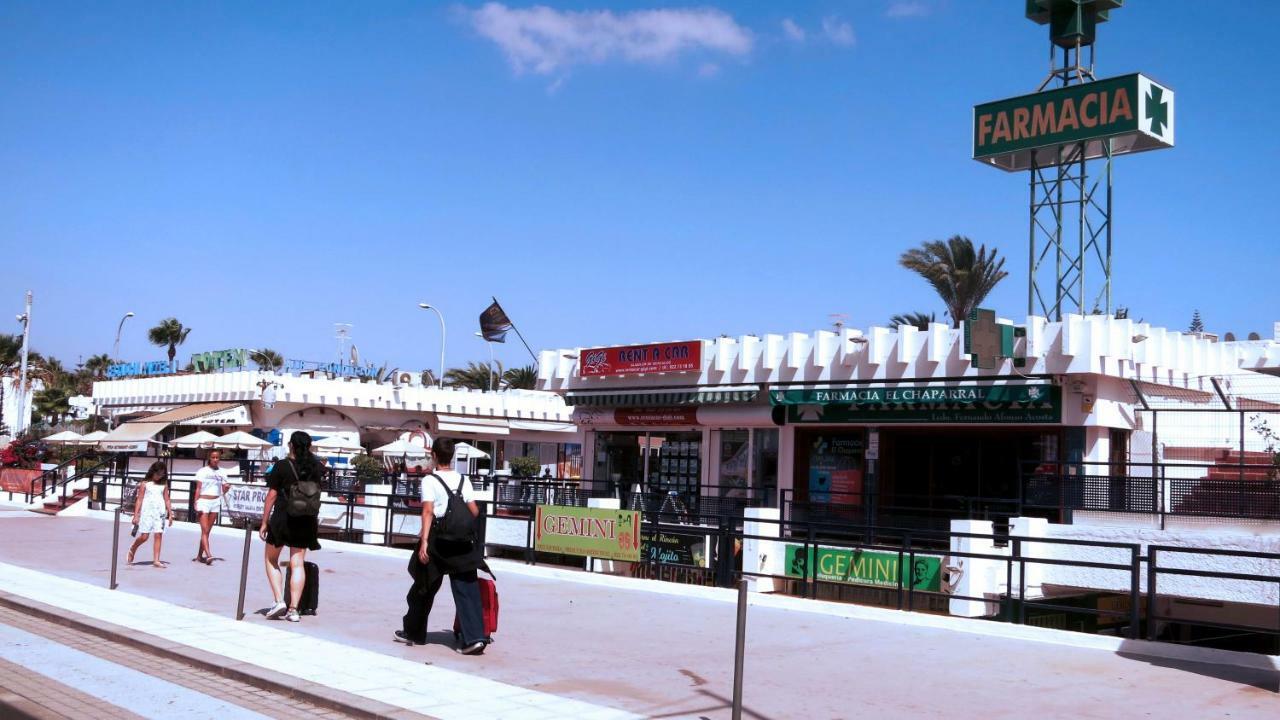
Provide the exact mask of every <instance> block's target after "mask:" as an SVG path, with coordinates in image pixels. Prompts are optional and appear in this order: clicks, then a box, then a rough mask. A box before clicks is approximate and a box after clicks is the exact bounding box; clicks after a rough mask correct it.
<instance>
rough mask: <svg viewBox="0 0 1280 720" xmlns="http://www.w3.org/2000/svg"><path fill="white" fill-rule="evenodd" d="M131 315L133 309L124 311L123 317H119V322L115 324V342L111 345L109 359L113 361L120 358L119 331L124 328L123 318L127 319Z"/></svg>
mask: <svg viewBox="0 0 1280 720" xmlns="http://www.w3.org/2000/svg"><path fill="white" fill-rule="evenodd" d="M131 317H133V311H132V310H131V311H129V312H127V313H125V314H124V317H122V318H120V324H119V325H117V326H116V344H115V345H112V346H111V361H112V362H115V361H116V360H118V359H119V358H120V331H121V330H123V329H124V321H125V320H128V319H129V318H131Z"/></svg>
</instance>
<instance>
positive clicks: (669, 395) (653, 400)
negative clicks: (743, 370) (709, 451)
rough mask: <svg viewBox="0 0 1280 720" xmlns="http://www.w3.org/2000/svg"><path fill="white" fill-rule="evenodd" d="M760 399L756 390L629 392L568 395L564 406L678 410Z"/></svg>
mask: <svg viewBox="0 0 1280 720" xmlns="http://www.w3.org/2000/svg"><path fill="white" fill-rule="evenodd" d="M758 397H760V390H759V389H758V388H754V387H753V388H735V389H726V390H711V389H704V388H697V389H690V390H660V391H655V390H647V391H646V390H641V391H630V392H621V391H619V392H570V393H568V394H567V395H565V398H564V401H565V403H566V404H568V405H583V406H590V407H678V406H682V405H722V404H726V403H749V402H753V401H754V400H755V399H756V398H758Z"/></svg>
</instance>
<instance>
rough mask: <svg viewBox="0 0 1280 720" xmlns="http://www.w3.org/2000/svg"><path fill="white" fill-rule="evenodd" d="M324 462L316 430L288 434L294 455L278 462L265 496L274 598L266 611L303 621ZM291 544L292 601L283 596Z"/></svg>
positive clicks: (264, 533) (264, 532)
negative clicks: (283, 559)
mask: <svg viewBox="0 0 1280 720" xmlns="http://www.w3.org/2000/svg"><path fill="white" fill-rule="evenodd" d="M323 475H324V466H323V465H322V464H321V463H320V459H319V458H317V457H316V456H315V455H314V454H312V452H311V436H310V435H308V434H307V433H305V432H302V431H297V432H294V433H293V435H292V436H290V437H289V457H288V458H287V459H284V460H281V461H280V462H278V463H276V464H275V467H273V468H272V469H271V472H270V473H269V474H268V475H267V497H266V500H265V501H264V502H263V508H264V512H263V513H262V525H260V526H259V528H258V535H259V536H260V537H262V539H263V540H265V541H266V543H267V549H266V552H265V553H264V560H265V563H266V568H267V583H268V584H270V585H271V596H272V599H273V600H274V601H275V602H274V603H273V604H272V605H271V608H270V609H269V610H267V617H268V618H270V619H273V620H274V619H276V618H278V617H280V616H281V615H283V616H284V619H285V620H288V621H289V622H298V621H299V620H300V619H301V618H300V617H299V615H298V600H299V599H300V598H301V597H302V593H303V589H304V588H305V587H306V576H307V574H306V569H305V564H306V560H307V550H319V549H320V543H319V542H317V541H316V532H317V530H318V529H319V523H320V479H321V478H322V477H323ZM286 545H287V546H289V604H288V605H286V604H285V603H284V600H283V594H284V593H283V591H284V579H283V578H282V577H281V573H280V551H281V550H282V549H284V547H285V546H286Z"/></svg>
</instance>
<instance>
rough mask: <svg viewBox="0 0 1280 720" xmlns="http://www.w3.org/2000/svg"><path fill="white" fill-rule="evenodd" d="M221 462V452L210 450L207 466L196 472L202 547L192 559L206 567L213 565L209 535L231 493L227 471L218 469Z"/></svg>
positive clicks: (197, 514) (197, 511)
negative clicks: (226, 498) (223, 498)
mask: <svg viewBox="0 0 1280 720" xmlns="http://www.w3.org/2000/svg"><path fill="white" fill-rule="evenodd" d="M221 460H222V451H221V450H210V451H209V458H208V460H207V461H206V462H207V464H206V465H205V466H204V467H202V468H200V469H199V470H197V471H196V487H195V491H196V493H197V494H196V519H197V520H199V521H200V547H199V548H197V549H196V556H195V557H193V558H191V559H192V560H194V561H196V562H202V563H204V564H205V565H212V564H213V553H212V552H211V551H210V550H209V533H210V532H211V531H212V530H213V526H214V523H216V522H218V510H219V509H221V507H222V496H223V495H226V494H227V493H228V492H230V491H231V486H230V485H229V484H227V473H226V471H225V470H222V469H220V468H219V467H218V463H219V462H221ZM219 559H221V558H219Z"/></svg>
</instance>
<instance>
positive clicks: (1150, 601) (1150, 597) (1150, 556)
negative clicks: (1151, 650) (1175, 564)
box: [1147, 545, 1157, 641]
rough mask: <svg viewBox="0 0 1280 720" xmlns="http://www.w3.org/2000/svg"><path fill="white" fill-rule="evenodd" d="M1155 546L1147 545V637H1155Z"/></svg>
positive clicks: (1152, 638) (1149, 638) (1153, 638)
mask: <svg viewBox="0 0 1280 720" xmlns="http://www.w3.org/2000/svg"><path fill="white" fill-rule="evenodd" d="M1156 552H1157V550H1156V547H1155V546H1154V545H1148V546H1147V639H1148V640H1153V641H1154V640H1155V639H1156V621H1155V616H1156V574H1157V573H1156Z"/></svg>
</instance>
